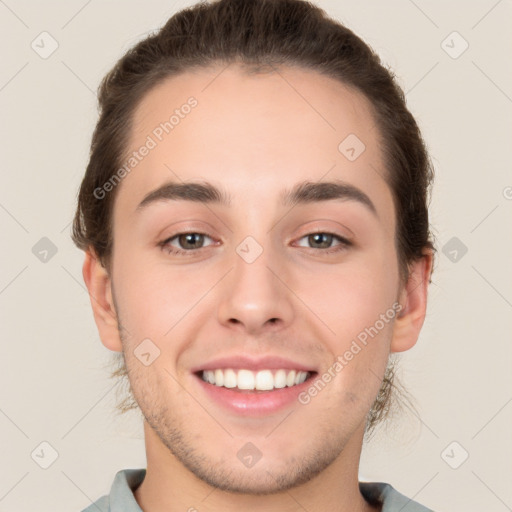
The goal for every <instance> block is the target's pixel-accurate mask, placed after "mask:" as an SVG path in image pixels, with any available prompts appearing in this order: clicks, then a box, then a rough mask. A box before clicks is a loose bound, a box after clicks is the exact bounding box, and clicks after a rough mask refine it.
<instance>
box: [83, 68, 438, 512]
mask: <svg viewBox="0 0 512 512" xmlns="http://www.w3.org/2000/svg"><path fill="white" fill-rule="evenodd" d="M221 71H222V68H211V69H202V70H198V71H194V72H187V73H185V74H182V75H180V76H178V77H172V78H170V79H167V80H166V81H165V82H163V83H161V84H160V85H159V86H157V87H156V88H155V89H153V90H151V91H150V92H149V93H148V94H147V95H146V96H145V97H144V98H143V101H142V102H141V103H140V104H139V106H138V108H137V110H136V112H135V116H134V124H133V129H132V132H131V138H130V144H129V149H130V150H135V149H137V148H138V147H140V146H141V145H142V144H143V143H144V142H145V140H146V137H147V135H148V134H151V132H152V130H153V129H154V128H155V126H157V125H159V123H161V122H162V121H164V120H166V119H167V118H168V117H169V113H172V111H173V109H175V108H178V107H179V106H180V105H182V104H183V103H185V102H186V100H187V98H189V97H190V96H194V97H195V98H196V99H197V100H198V105H197V107H195V108H194V109H193V110H192V111H191V113H190V114H189V115H188V116H186V117H185V118H184V119H182V120H181V122H180V124H179V125H178V126H177V127H176V128H175V129H174V130H173V131H172V132H171V133H170V134H169V135H167V136H166V137H165V138H164V139H163V140H162V141H161V142H159V144H158V145H157V147H156V148H154V149H153V150H152V151H151V152H150V153H149V154H148V156H146V157H145V158H144V159H143V160H142V161H141V162H140V163H139V164H138V165H137V167H136V168H135V169H134V170H133V171H132V172H131V173H130V174H129V175H127V176H126V178H124V180H123V181H122V183H121V184H120V185H119V187H120V188H119V190H118V191H117V194H118V195H117V197H116V201H115V207H114V214H113V232H114V250H113V256H112V267H111V273H110V274H109V273H108V272H107V271H106V270H105V268H104V267H103V266H102V265H101V264H100V263H99V261H98V260H97V259H96V257H95V254H94V251H93V250H92V249H91V250H90V251H88V252H87V253H86V258H85V262H84V266H83V275H84V280H85V282H86V284H87V287H88V289H89V292H90V295H91V304H92V308H93V312H94V317H95V321H96V323H97V326H98V329H99V333H100V336H101V340H102V342H103V344H104V345H105V346H106V347H107V348H108V349H110V350H112V351H124V355H125V359H126V364H127V368H128V374H129V378H130V382H131V385H132V388H133V392H134V395H135V398H136V400H137V401H138V404H139V406H140V408H141V410H142V412H143V414H144V416H145V422H144V431H145V442H146V452H147V474H146V478H145V480H144V482H143V483H142V484H141V486H140V487H139V488H138V489H137V490H136V492H135V497H136V499H137V501H138V503H139V504H140V506H141V508H143V510H147V511H151V512H160V511H162V512H163V511H164V510H165V511H167V512H169V511H171V512H173V511H178V510H179V511H183V510H189V509H190V507H195V508H197V509H200V510H201V511H214V510H215V511H219V510H223V511H234V510H237V511H238V510H253V511H260V510H261V511H267V512H272V511H278V510H279V511H295V510H304V508H305V509H306V510H308V511H311V512H313V511H325V510H339V511H363V510H364V511H369V510H379V507H377V506H373V507H372V506H370V505H369V504H368V503H367V502H366V501H365V500H364V499H363V497H362V495H361V494H360V492H359V489H358V466H359V458H360V454H361V447H362V441H363V433H364V426H365V419H366V415H367V413H368V411H369V409H370V406H371V404H372V403H373V401H374V399H375V397H376V395H377V392H378V390H379V388H380V385H381V379H382V377H383V375H384V371H385V368H386V363H387V359H388V356H389V354H390V352H400V351H405V350H408V349H410V348H411V347H412V346H414V344H415V343H416V341H417V339H418V335H419V332H420V330H421V327H422V325H423V321H424V318H425V312H426V302H427V288H428V280H429V275H430V272H431V267H432V255H431V254H429V253H426V255H425V257H424V258H423V259H421V260H419V261H418V262H416V263H414V264H412V265H411V273H410V278H409V280H408V282H407V283H405V285H404V286H400V281H399V273H398V262H397V253H396V248H395V244H394V236H395V227H396V225H395V210H394V205H393V200H392V195H391V191H390V189H389V187H388V185H387V184H386V182H385V181H384V179H383V176H385V174H386V170H385V169H384V166H383V162H382V155H381V151H380V147H379V134H378V132H377V130H376V128H375V126H374V124H375V123H374V119H373V117H372V112H371V108H370V106H369V103H368V102H367V100H366V99H365V98H364V97H363V96H361V95H360V94H358V93H356V92H354V91H352V90H350V89H348V88H347V87H345V86H344V85H343V84H341V83H340V82H338V81H335V80H333V79H330V78H327V77H324V76H322V75H319V74H318V73H316V72H314V71H310V70H304V69H299V68H292V67H286V68H284V67H283V68H280V69H279V73H267V74H259V75H247V74H245V73H244V72H243V71H242V70H241V69H240V68H239V67H237V66H236V65H233V64H232V65H231V66H229V68H227V69H225V70H224V71H222V72H221ZM219 73H220V74H219ZM214 79H215V80H214ZM212 80H213V81H212ZM208 84H209V85H208ZM291 85H293V88H292V87H291ZM206 86H207V87H206ZM205 87H206V88H205ZM294 89H295V91H294ZM297 91H299V92H300V94H298V93H297ZM351 133H353V134H356V135H357V136H358V137H359V139H361V140H362V141H363V142H364V144H365V146H366V150H365V151H364V152H363V153H362V154H361V155H360V156H359V158H357V159H356V160H355V161H353V162H351V161H349V160H348V159H347V158H345V156H344V155H342V154H341V153H340V151H338V145H339V144H340V142H341V141H342V140H343V139H344V138H345V137H347V135H348V134H351ZM333 179H341V180H344V181H346V182H348V183H350V184H352V185H355V186H357V187H358V188H359V189H361V190H362V191H363V192H364V193H366V194H367V195H368V197H369V198H370V199H371V201H372V202H373V203H374V205H375V208H376V212H377V215H374V214H372V213H371V211H370V210H369V209H368V208H366V207H365V206H363V205H362V204H360V203H359V202H357V201H348V200H346V201H339V200H329V201H319V202H313V203H308V204H301V205H296V206H294V207H293V208H290V207H289V206H288V207H286V206H283V205H282V204H281V201H280V194H281V192H282V191H283V190H289V189H291V188H292V187H293V186H294V185H295V184H297V183H299V182H302V181H306V180H307V181H314V182H318V181H331V180H333ZM169 180H174V181H184V182H204V181H208V182H210V183H212V184H214V185H215V186H217V187H220V188H222V189H223V190H225V191H226V192H227V193H229V194H230V196H231V204H230V206H223V205H219V204H204V203H197V202H192V201H184V200H179V201H176V200H174V201H170V200H168V201H159V202H157V203H153V204H151V205H148V206H147V208H144V209H142V210H140V211H138V210H137V205H138V204H139V203H140V202H141V201H142V199H143V198H144V197H145V196H146V195H147V194H148V193H149V192H150V191H152V190H154V189H156V188H157V187H159V186H160V185H162V184H163V183H165V182H166V181H169ZM314 231H319V232H323V233H333V234H335V235H337V236H341V237H345V238H348V239H349V240H351V241H352V242H353V245H351V246H348V247H342V248H341V250H340V251H338V252H332V253H330V254H327V253H326V249H322V247H324V246H321V247H319V246H318V245H315V241H314V240H313V241H311V240H310V238H308V236H307V235H309V234H311V233H312V232H314ZM181 232H192V233H194V232H195V233H206V234H208V235H209V236H211V238H205V241H204V246H203V247H202V248H200V249H188V254H187V255H172V254H169V253H168V252H166V251H165V250H164V249H163V248H162V247H161V246H160V245H159V242H162V241H164V240H166V239H169V238H170V237H172V236H174V235H175V234H176V233H181ZM247 236H251V237H253V238H254V239H255V240H256V241H257V242H258V244H259V245H260V246H261V247H262V249H263V252H262V254H261V255H260V256H259V257H258V258H257V259H256V260H255V261H254V262H253V263H250V264H249V263H247V262H246V261H244V259H242V258H241V257H240V256H239V255H238V254H237V252H236V248H237V246H238V245H239V244H240V242H241V241H242V240H244V238H245V237H247ZM338 243H339V242H338V241H337V239H333V241H332V244H331V246H330V247H329V248H331V249H333V248H338V249H339V248H340V246H339V245H338ZM172 245H173V247H174V248H181V249H182V250H186V249H184V247H185V248H186V247H190V246H187V245H185V246H183V245H181V246H180V244H179V242H178V240H177V239H174V241H173V243H172ZM395 302H399V303H400V304H401V306H402V308H403V309H402V311H401V313H400V315H399V316H397V317H395V318H394V319H393V320H392V321H390V322H389V323H388V324H386V325H385V327H384V328H383V329H382V330H380V331H379V334H378V335H377V336H375V337H374V338H373V339H372V340H371V342H369V343H368V345H367V346H366V347H364V349H363V350H361V352H359V353H358V354H357V356H355V357H354V359H353V360H352V361H350V362H349V364H347V365H346V367H344V369H343V371H341V372H340V373H338V374H337V375H336V377H335V378H334V379H332V380H331V382H330V383H328V385H327V386H326V387H325V389H323V390H322V391H321V392H320V393H319V394H318V395H317V396H316V397H315V398H314V399H313V400H311V402H310V403H309V404H308V405H301V404H299V403H296V404H295V403H294V404H293V406H292V407H291V408H287V409H286V410H285V411H281V412H280V413H278V414H272V415H268V416H264V417H261V418H252V417H244V416H243V415H241V414H235V413H232V414H229V413H226V411H224V410H223V409H222V410H221V409H220V407H219V406H218V405H217V404H215V403H213V402H212V401H211V400H210V399H209V398H208V397H207V396H206V395H205V394H204V391H203V390H202V389H201V388H200V386H199V383H198V382H197V380H196V377H194V376H193V375H192V374H191V372H190V369H191V368H192V367H194V366H197V365H200V364H201V363H205V362H207V361H210V360H212V359H213V358H216V357H219V356H223V355H232V354H234V353H246V354H250V355H253V356H260V355H268V354H271V355H279V356H283V357H289V358H291V359H294V360H298V361H300V362H304V363H306V364H311V365H314V366H315V367H317V368H319V372H320V373H322V372H323V371H326V370H327V369H328V368H329V367H330V366H331V365H332V364H333V362H334V361H335V359H336V357H337V356H338V355H340V354H343V353H344V352H345V351H346V350H347V349H348V348H349V347H350V344H351V342H352V340H353V339H355V337H356V336H357V335H358V333H360V332H361V331H362V330H364V328H365V327H368V326H372V325H374V324H375V322H376V320H377V319H379V315H380V314H382V313H385V312H386V310H388V309H389V308H390V307H391V306H392V304H393V303H395ZM271 319H274V320H271ZM146 338H149V339H151V340H152V342H153V343H154V344H155V345H156V346H158V348H159V349H160V351H161V353H160V356H159V357H158V358H157V359H156V360H155V361H154V362H153V363H152V364H151V365H149V366H145V365H143V364H141V362H140V361H139V360H138V359H137V358H136V357H135V356H134V353H133V351H134V349H135V348H136V347H137V345H138V344H139V343H140V342H141V341H142V340H144V339H146ZM290 412H292V414H290ZM247 442H251V443H253V444H254V445H255V446H256V447H257V448H258V449H259V450H260V451H261V452H262V454H263V458H262V459H261V460H260V461H259V463H257V464H256V465H254V466H253V467H252V468H246V467H245V466H244V465H242V464H241V462H240V460H239V459H238V458H237V452H238V450H240V448H241V447H242V446H243V445H245V443H247Z"/></svg>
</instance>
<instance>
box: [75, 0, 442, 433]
mask: <svg viewBox="0 0 512 512" xmlns="http://www.w3.org/2000/svg"><path fill="white" fill-rule="evenodd" d="M223 63H225V64H229V63H237V64H239V65H240V66H241V67H242V68H244V69H245V70H246V71H247V72H249V73H258V72H262V71H271V70H272V69H274V68H275V67H278V66H280V65H293V66H301V67H303V68H306V69H309V70H314V71H317V72H318V73H320V74H323V75H326V76H329V77H331V78H334V79H336V80H339V81H340V82H342V83H343V84H345V85H346V86H349V87H351V88H353V89H355V90H356V91H358V92H360V93H362V94H363V95H364V96H365V97H366V98H367V99H368V100H369V102H370V104H371V106H372V108H373V113H374V118H375V122H376V124H377V127H378V129H379V132H380V136H381V145H382V148H381V149H382V153H383V155H384V164H385V169H386V171H387V174H386V176H385V177H384V178H385V179H386V181H387V183H388V185H389V187H390V190H391V192H392V196H393V201H394V206H395V211H396V225H397V229H396V233H395V245H396V250H397V257H398V266H399V270H400V279H401V282H402V283H405V282H406V280H407V278H408V275H409V265H410V264H411V263H412V262H414V261H417V260H419V259H420V258H422V257H423V256H424V255H425V252H426V251H429V252H430V253H431V254H432V255H433V254H434V253H435V247H434V243H433V241H432V234H431V232H430V226H429V218H428V201H429V189H430V185H431V182H432V180H433V168H432V165H431V162H430V159H429V156H428V153H427V150H426V147H425V144H424V142H423V139H422V136H421V133H420V130H419V128H418V126H417V124H416V122H415V120H414V118H413V116H412V114H411V113H410V112H409V110H408V109H407V106H406V103H405V95H404V93H403V91H402V89H401V88H400V87H399V85H398V84H397V83H396V81H395V77H394V75H393V73H392V72H391V71H390V70H389V69H387V68H386V67H385V66H383V65H382V63H381V61H380V59H379V57H378V56H377V55H376V53H374V52H373V50H372V49H371V48H370V47H369V46H368V45H367V44H366V43H365V42H364V41H362V40H361V39H360V38H359V37H358V36H356V35H355V34H354V33H353V32H352V31H351V30H349V29H348V28H347V27H345V26H343V25H341V24H340V23H339V22H336V21H335V20H332V19H330V18H329V17H327V15H326V14H325V12H324V11H323V10H322V9H320V8H318V7H317V6H315V5H313V4H312V3H310V2H306V1H304V0H219V1H214V2H211V3H206V2H202V3H198V4H196V5H194V6H192V7H190V8H187V9H184V10H182V11H180V12H178V13H177V14H175V15H174V16H172V17H171V18H170V19H169V20H168V21H167V23H166V24H165V25H164V26H163V27H162V28H161V29H160V30H159V31H157V32H156V33H155V34H154V35H151V36H149V37H147V38H146V39H144V40H143V41H141V42H139V43H138V44H137V45H136V46H135V47H133V48H132V49H130V50H129V51H128V52H127V53H126V54H125V55H124V56H123V57H122V58H121V59H120V60H119V61H118V62H117V63H116V65H115V66H114V67H113V69H112V70H111V71H110V72H109V73H108V74H107V75H106V76H105V77H104V79H103V81H102V83H101V85H100V88H99V94H98V96H99V107H100V115H99V120H98V123H97V125H96V129H95V131H94V134H93V137H92V143H91V153H90V160H89V164H88V166H87V170H86V173H85V176H84V178H83V181H82V184H81V187H80V191H79V195H78V207H77V210H76V214H75V218H74V223H73V235H72V237H73V240H74V242H75V243H76V245H77V246H78V247H79V248H81V249H83V250H87V249H89V248H92V249H94V252H95V253H96V255H97V256H98V258H99V259H100V261H101V263H102V264H103V265H104V266H105V268H106V269H107V270H109V269H110V258H111V252H112V241H113V233H112V212H113V205H114V201H115V197H116V189H117V188H118V187H116V188H115V189H114V190H113V191H112V192H111V193H109V194H108V195H107V196H106V197H105V198H102V199H98V198H97V197H96V196H95V194H94V190H95V189H97V188H99V187H102V186H103V184H104V183H106V182H107V181H108V180H109V179H111V177H112V176H113V175H114V174H115V173H116V171H117V170H118V169H119V167H120V166H121V164H122V162H123V156H124V154H125V152H126V150H127V148H126V146H127V141H128V137H129V135H130V130H131V125H132V121H133V114H134V111H135V109H136V107H137V105H138V104H139V103H140V101H141V99H142V98H143V97H144V96H145V95H147V94H148V92H149V91H150V90H151V89H152V88H154V87H155V86H156V85H157V84H159V83H161V82H162V81H163V80H164V79H166V78H168V77H171V76H175V75H177V74H179V73H182V72H184V71H187V70H190V69H192V68H201V67H207V66H210V65H215V64H223ZM114 375H124V376H125V375H126V370H125V368H124V365H123V364H122V365H121V366H120V368H119V369H118V370H117V371H116V372H114ZM392 376H393V371H392V368H391V365H390V366H388V371H387V372H386V377H385V379H384V382H383V385H382V388H381V392H380V393H379V395H378V397H377V399H376V401H375V404H374V406H373V407H372V409H371V411H370V413H369V416H368V421H367V431H370V430H372V429H373V426H374V425H375V424H376V423H377V422H378V421H380V420H381V419H382V418H383V417H384V416H385V415H386V413H387V411H388V410H389V404H390V397H391V390H392V388H393V379H392ZM133 406H136V405H135V402H133V401H132V405H131V406H129V407H125V409H126V408H132V407H133Z"/></svg>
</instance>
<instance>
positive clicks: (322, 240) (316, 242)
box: [308, 233, 334, 249]
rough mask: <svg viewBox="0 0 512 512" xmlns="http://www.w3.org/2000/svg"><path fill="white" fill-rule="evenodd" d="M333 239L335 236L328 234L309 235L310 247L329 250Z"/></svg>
mask: <svg viewBox="0 0 512 512" xmlns="http://www.w3.org/2000/svg"><path fill="white" fill-rule="evenodd" d="M333 238H334V237H333V235H330V234H328V233H314V234H312V235H308V243H309V244H310V247H314V248H317V249H328V248H329V247H331V244H332V241H333Z"/></svg>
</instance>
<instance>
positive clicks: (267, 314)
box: [217, 250, 294, 335]
mask: <svg viewBox="0 0 512 512" xmlns="http://www.w3.org/2000/svg"><path fill="white" fill-rule="evenodd" d="M233 261H234V268H233V269H232V271H231V272H229V274H228V276H226V279H224V280H223V283H222V289H221V292H220V293H221V300H220V304H219V306H218V310H217V314H218V319H219V322H220V323H221V324H222V325H224V326H226V327H229V328H231V329H237V330H239V331H244V332H245V333H246V334H253V335H256V334H259V333H263V332H265V331H276V330H280V329H283V328H285V327H286V326H288V325H290V323H291V322H292V320H293V314H294V310H293V304H292V302H291V300H292V295H293V293H292V291H291V290H290V289H289V288H288V287H287V285H286V278H285V276H284V272H282V270H281V271H280V270H279V269H280V268H281V269H282V267H283V263H284V262H283V263H280V262H279V261H278V258H276V257H273V258H271V257H270V251H266V250H264V251H263V252H262V254H261V255H260V256H259V257H258V258H257V259H256V260H255V261H252V262H248V261H246V260H245V259H244V258H243V257H241V256H239V254H235V255H234V260H233Z"/></svg>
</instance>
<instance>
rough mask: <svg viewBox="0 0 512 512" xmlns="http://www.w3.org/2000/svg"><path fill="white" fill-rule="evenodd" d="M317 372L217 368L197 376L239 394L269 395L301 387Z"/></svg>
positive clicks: (283, 369) (199, 372) (198, 373)
mask: <svg viewBox="0 0 512 512" xmlns="http://www.w3.org/2000/svg"><path fill="white" fill-rule="evenodd" d="M316 373H317V372H315V371H304V370H299V369H296V370H290V369H285V368H280V369H263V370H258V371H253V370H249V369H246V368H242V369H234V368H216V369H211V370H199V371H197V372H195V375H196V376H197V377H199V378H200V379H201V380H202V381H204V382H206V383H208V384H211V385H213V386H217V387H219V388H225V389H229V390H231V391H235V392H239V393H254V394H257V393H268V392H271V391H279V390H281V389H285V388H292V387H296V386H300V385H301V384H303V383H304V382H306V381H307V380H310V379H312V378H313V377H314V376H315V375H316Z"/></svg>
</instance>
